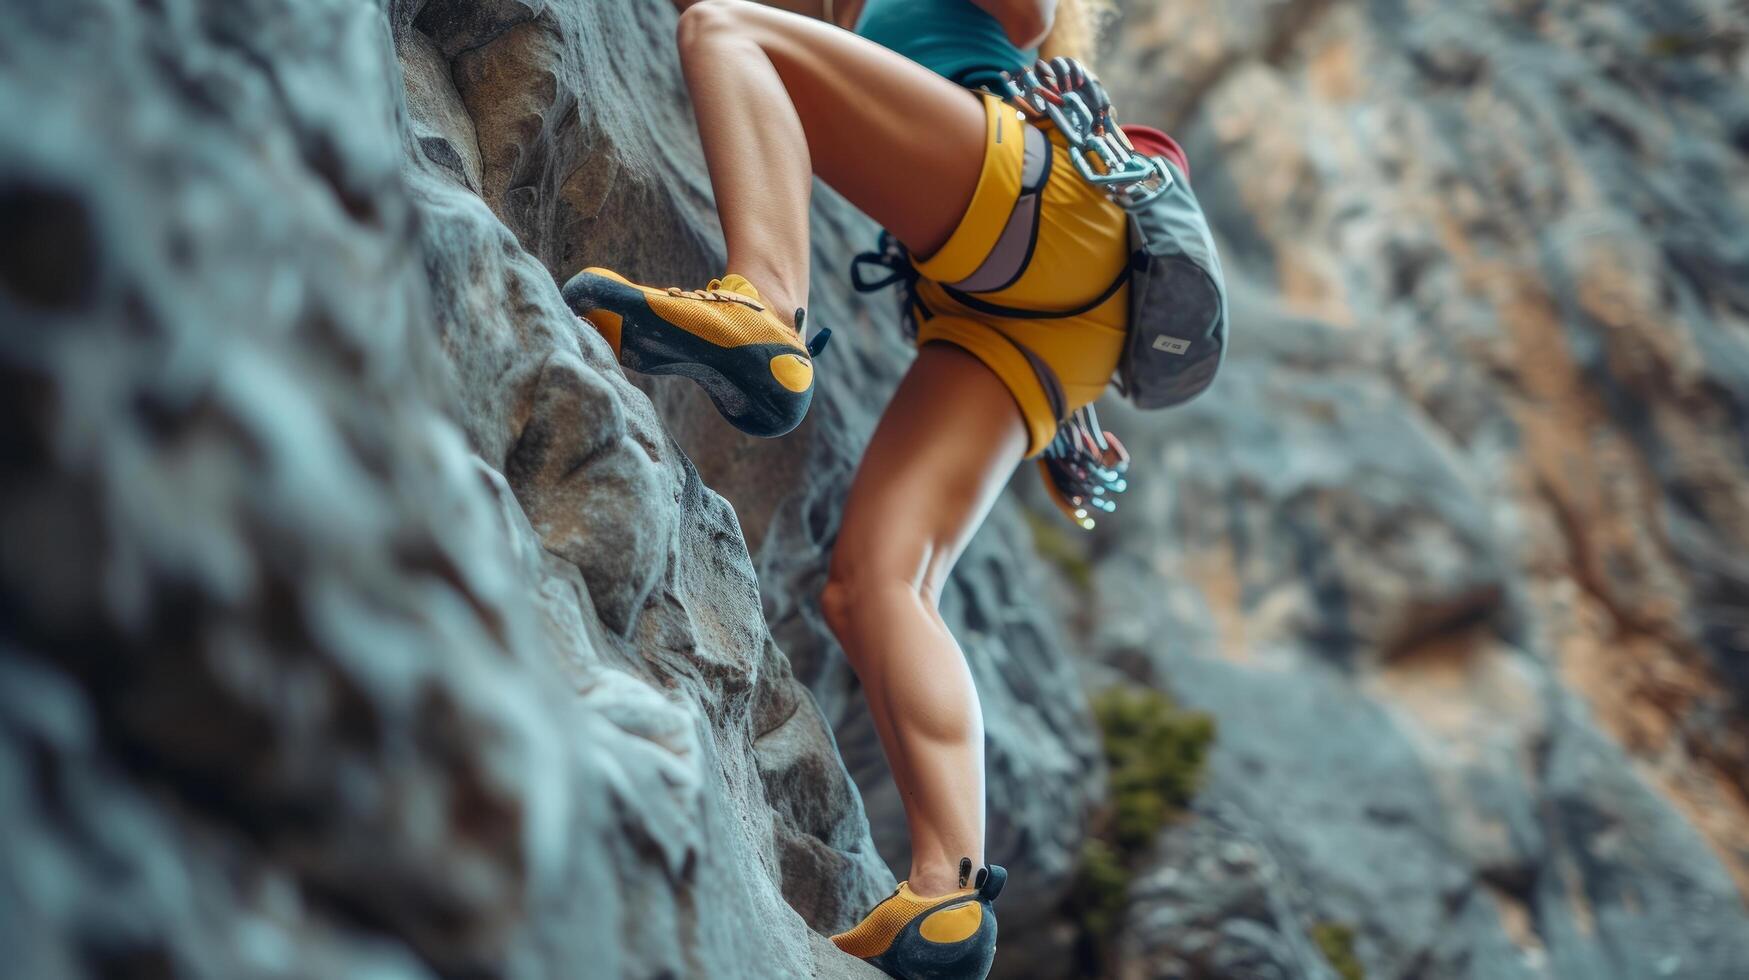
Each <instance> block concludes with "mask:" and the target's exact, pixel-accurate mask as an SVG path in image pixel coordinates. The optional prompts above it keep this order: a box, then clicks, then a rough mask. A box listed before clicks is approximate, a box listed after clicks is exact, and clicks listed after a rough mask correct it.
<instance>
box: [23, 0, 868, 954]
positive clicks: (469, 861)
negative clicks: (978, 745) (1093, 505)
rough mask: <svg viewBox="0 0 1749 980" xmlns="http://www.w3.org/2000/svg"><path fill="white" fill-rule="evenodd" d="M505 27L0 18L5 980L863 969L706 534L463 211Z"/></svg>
mask: <svg viewBox="0 0 1749 980" xmlns="http://www.w3.org/2000/svg"><path fill="white" fill-rule="evenodd" d="M513 6H515V5H500V6H499V7H492V8H490V9H488V5H479V6H473V7H467V8H466V9H463V8H462V7H461V6H457V5H443V6H439V5H432V6H430V7H429V8H428V9H424V10H421V9H420V8H419V5H417V4H409V5H401V4H393V5H390V7H389V9H387V10H386V11H385V10H384V9H383V8H381V7H379V6H377V5H374V4H371V3H364V2H334V3H328V4H321V5H294V6H285V5H278V4H268V3H256V2H252V0H246V2H226V3H222V4H219V3H209V4H196V3H182V2H170V3H162V4H153V5H135V4H124V3H119V2H101V0H81V2H74V3H58V2H57V3H23V4H13V5H9V6H8V7H7V8H6V13H5V14H4V15H0V65H3V66H5V67H4V68H0V120H3V123H4V125H3V128H0V133H3V134H4V135H0V212H3V213H4V214H5V215H6V216H7V224H8V235H9V237H13V236H15V235H20V234H21V235H22V236H23V241H24V242H25V243H28V245H29V247H28V248H26V247H21V246H20V245H19V244H18V242H19V239H17V238H16V237H13V243H12V244H10V245H9V246H8V247H7V248H6V249H4V250H0V316H3V322H4V330H3V331H0V374H3V376H4V384H0V399H3V400H4V404H5V409H6V412H7V417H8V418H9V419H12V420H13V424H12V425H11V426H9V428H8V435H7V436H6V438H5V458H6V461H7V466H6V476H5V480H4V484H3V489H0V495H3V500H0V505H3V506H0V520H3V522H4V526H3V531H4V533H3V534H0V540H3V541H4V545H3V546H0V583H3V584H4V591H3V595H4V609H5V615H4V617H3V619H4V623H5V626H4V631H3V632H0V647H3V648H4V654H3V656H0V733H3V735H0V780H3V781H4V784H5V785H4V792H0V820H3V826H4V827H5V830H6V833H5V840H6V844H5V860H4V861H0V868H4V871H0V882H3V885H0V923H3V924H0V942H4V944H5V947H6V949H7V951H8V957H9V961H10V964H11V966H12V967H13V968H16V969H17V970H18V971H19V975H21V976H30V977H42V978H56V977H63V976H69V977H70V976H85V975H175V976H196V977H223V978H233V977H256V976H261V977H268V976H286V977H293V976H364V975H372V976H407V977H416V976H430V975H446V976H455V975H511V976H577V975H590V976H604V977H605V976H640V977H643V976H661V975H667V976H702V975H710V976H745V977H769V976H772V975H783V976H819V977H832V976H866V975H868V973H869V971H868V970H867V968H865V967H864V966H863V965H861V964H859V963H857V962H855V961H853V960H850V959H848V958H847V957H843V956H842V955H840V954H838V953H837V952H836V951H835V950H833V949H832V948H831V947H830V945H829V944H827V943H825V942H824V941H823V940H822V939H821V938H820V936H819V935H818V934H817V931H830V930H833V929H836V928H840V927H843V926H845V925H847V924H848V923H850V922H851V921H854V919H855V918H856V917H857V916H858V915H859V914H860V913H861V912H862V911H863V910H864V909H866V908H867V906H868V905H870V904H872V903H873V902H874V901H875V900H877V899H878V898H879V897H880V896H881V895H883V894H884V893H885V892H886V890H887V889H889V888H891V886H892V878H891V876H890V874H889V873H888V871H887V870H886V868H885V867H884V865H883V864H882V863H881V862H880V861H879V859H878V857H877V856H876V854H875V852H874V850H873V847H872V844H871V842H870V840H869V836H868V828H867V824H866V821H865V818H864V816H863V811H862V808H861V803H860V800H859V798H858V796H857V794H856V792H855V788H854V786H853V784H852V783H851V782H850V780H849V778H848V776H847V774H846V772H845V769H844V767H843V764H842V762H841V761H840V759H839V756H838V755H837V753H836V751H835V749H834V745H833V740H832V736H831V732H830V730H829V729H828V727H827V726H826V724H825V722H824V719H823V718H822V717H821V715H820V713H819V711H818V709H817V708H816V707H815V705H814V702H813V700H812V699H811V698H810V697H809V696H808V694H807V692H806V690H805V689H804V688H803V687H802V686H801V685H800V684H799V683H798V682H797V681H796V680H795V679H794V678H793V677H792V675H791V672H790V668H789V664H788V661H787V660H786V659H785V657H784V655H783V653H782V652H781V651H780V650H779V649H778V648H777V646H776V645H775V644H774V643H773V641H772V638H771V635H770V633H769V631H768V630H767V628H766V626H765V622H764V618H763V615H762V610H761V604H760V599H759V592H758V587H757V582H756V579H755V578H754V567H753V564H752V562H751V560H750V557H749V555H748V553H747V551H746V547H745V544H744V543H743V539H742V537H741V534H740V531H739V527H738V524H737V522H736V519H735V515H734V513H733V511H732V510H731V509H730V507H729V505H728V503H727V502H726V501H725V500H724V499H723V498H721V497H719V496H718V495H716V494H715V493H713V492H712V491H710V490H709V489H707V488H706V487H705V486H704V485H703V484H702V483H701V482H700V480H699V479H698V476H697V473H696V471H695V470H694V469H693V467H692V466H691V464H690V463H689V462H688V461H687V460H686V458H685V456H684V455H683V454H682V453H681V452H680V451H679V449H678V447H677V446H676V445H675V444H674V442H673V441H672V440H671V439H670V438H669V437H668V436H667V435H666V433H665V431H664V429H663V427H662V425H661V423H660V422H659V421H658V419H657V416H656V414H655V411H654V409H653V407H652V405H651V404H650V402H649V400H648V398H647V397H646V396H645V395H644V394H643V393H642V392H641V391H639V390H638V389H637V388H635V387H633V386H632V385H630V384H628V383H627V382H626V381H625V379H624V377H623V375H622V374H621V372H620V371H619V369H618V367H617V366H616V365H614V364H613V362H612V358H611V354H610V352H609V351H608V350H607V348H606V345H605V344H604V343H603V342H602V341H601V339H600V338H599V337H598V336H597V335H596V334H595V332H594V331H593V330H591V329H590V328H589V327H588V326H587V325H586V324H583V323H580V322H579V321H578V320H577V319H576V318H575V317H573V316H572V315H571V314H570V313H569V311H568V310H566V309H565V308H564V306H563V304H562V302H561V301H560V299H559V295H558V290H557V286H556V285H555V283H554V280H553V277H552V275H551V273H550V272H549V271H548V270H547V269H546V268H545V267H543V266H542V265H541V263H540V261H539V260H538V259H537V258H535V257H534V256H533V255H531V254H530V253H529V252H528V251H526V250H525V249H524V248H523V246H522V245H520V244H519V243H518V241H517V239H516V237H515V236H514V235H513V234H512V232H511V230H510V229H508V228H507V227H506V226H505V225H504V224H503V223H502V221H501V220H500V219H499V218H498V217H496V216H495V215H494V213H493V211H492V210H490V209H489V208H488V206H487V204H486V203H485V202H483V201H482V199H481V198H480V197H479V196H477V195H476V191H480V192H483V193H485V194H487V196H488V197H489V198H490V197H492V196H493V195H494V193H495V192H496V194H497V197H496V198H495V200H496V201H497V202H498V203H499V204H500V205H501V206H503V204H504V202H505V201H508V200H511V199H513V198H514V188H510V189H508V190H507V189H504V188H502V187H499V185H500V184H502V183H504V182H505V181H506V180H507V178H506V174H509V179H513V178H514V177H515V176H516V174H517V168H519V167H524V166H526V165H527V161H526V160H524V159H520V158H516V157H514V156H513V155H508V154H506V152H504V151H505V147H506V146H508V145H509V144H508V143H506V142H504V141H506V140H511V139H518V138H520V139H527V137H526V135H519V134H524V133H525V130H522V129H518V126H520V125H521V123H520V120H523V119H524V118H525V117H526V116H527V114H529V113H534V114H537V115H538V114H539V113H540V112H542V111H547V110H546V107H544V106H542V105H540V104H537V103H528V105H529V106H531V108H529V109H527V111H526V112H524V113H523V114H522V115H513V114H510V113H509V112H508V106H506V108H507V111H506V113H505V114H502V115H494V116H492V117H490V118H486V119H481V118H479V117H476V116H474V115H472V114H470V112H469V103H468V101H467V99H466V98H464V95H463V92H462V91H460V90H458V89H457V88H456V86H455V84H454V81H453V80H454V79H456V78H458V77H460V78H461V79H462V80H463V81H464V82H468V81H469V80H470V79H469V78H468V76H466V75H465V74H463V73H458V72H457V71H456V70H455V69H454V65H453V63H452V62H453V61H454V59H455V58H461V57H466V56H467V52H468V51H470V50H473V49H476V48H479V47H480V46H481V45H483V44H487V43H488V42H490V41H492V40H494V39H496V38H498V37H502V36H507V32H514V31H517V30H519V29H526V25H528V24H532V23H535V22H534V21H533V20H532V19H531V18H530V17H528V16H521V15H519V14H517V11H516V10H515V9H512V8H513ZM529 9H531V10H533V11H534V12H536V13H538V12H540V8H529ZM563 15H564V18H565V20H564V23H565V24H567V25H569V29H571V30H573V31H581V30H582V28H583V27H585V26H586V27H589V28H590V29H592V30H593V29H594V28H595V27H596V26H597V24H596V23H595V22H594V21H592V20H591V18H595V17H597V16H598V15H600V16H604V17H606V18H607V28H605V29H604V30H608V29H619V30H622V31H623V30H628V29H629V28H630V27H631V26H632V25H633V24H634V23H635V19H634V18H633V17H632V16H631V15H629V14H627V13H623V12H615V11H607V12H605V13H603V12H602V11H598V10H597V9H596V8H595V7H594V6H593V5H585V4H572V5H570V6H569V8H568V9H567V10H566V11H564V12H563ZM445 18H450V20H445ZM456 18H459V21H458V20H456ZM616 18H617V19H616ZM458 22H459V23H463V24H464V26H465V27H466V31H463V30H462V29H461V28H459V27H453V26H451V27H448V28H446V29H445V30H443V31H441V32H439V34H431V33H427V32H426V31H425V30H423V29H422V28H421V27H420V26H419V25H421V24H424V25H426V26H433V25H439V24H450V25H454V24H455V23H458ZM467 32H471V33H467ZM572 36H573V38H575V37H577V36H580V35H578V34H573V35H572ZM641 38H642V35H639V34H633V35H630V40H632V41H639V40H640V39H641ZM576 46H581V45H580V44H578V45H576ZM397 50H398V52H399V54H400V55H401V57H400V62H401V65H402V67H401V68H399V69H398V68H397V65H396V60H397V59H396V57H395V56H396V53H397ZM629 50H632V51H642V52H646V53H647V54H645V55H642V56H644V57H648V58H651V59H660V60H661V65H662V68H663V70H664V71H666V70H668V69H670V68H671V66H670V65H669V64H668V62H667V60H666V59H667V58H668V57H669V55H668V54H667V53H666V51H667V49H666V48H664V47H659V46H655V45H644V46H643V47H638V46H636V45H634V46H632V47H631V48H630V49H629ZM446 52H449V53H446ZM537 67H538V66H537ZM537 74H538V73H537ZM529 77H535V76H533V75H531V76H529ZM576 96H577V91H576V90H575V89H573V90H571V92H570V95H569V97H570V98H571V99H572V100H573V102H572V105H573V106H574V105H575V104H576V103H575V99H576ZM518 111H522V110H518ZM599 135H600V138H601V139H602V140H604V141H605V140H608V139H609V138H610V137H611V136H612V135H613V134H612V132H611V131H610V130H604V131H603V132H602V133H601V134H599ZM646 138H647V137H646V135H645V134H642V133H641V132H639V133H634V134H631V135H629V136H627V142H628V144H629V145H633V146H636V145H638V143H637V141H638V140H641V139H646ZM494 141H496V142H494ZM651 207H652V210H658V209H657V208H655V206H654V205H651ZM634 227H635V226H634ZM647 230H648V229H647V228H641V229H637V231H638V232H644V231H647ZM625 234H626V235H627V236H628V237H630V235H631V234H633V232H630V231H628V232H626V233H625ZM648 247H654V246H653V245H652V246H648Z"/></svg>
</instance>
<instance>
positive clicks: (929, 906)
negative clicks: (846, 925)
mask: <svg viewBox="0 0 1749 980" xmlns="http://www.w3.org/2000/svg"><path fill="white" fill-rule="evenodd" d="M1007 880H1008V872H1007V871H1004V870H1003V869H1002V868H1001V867H1000V866H998V865H994V864H992V865H990V866H989V867H987V868H985V869H983V870H982V871H979V872H978V880H977V882H976V883H975V885H974V886H973V887H971V888H964V889H961V890H959V891H956V892H950V893H948V894H946V895H943V896H941V897H939V898H921V897H919V896H918V895H917V894H916V893H914V892H913V891H911V886H910V885H909V884H907V883H905V882H900V883H899V888H898V890H897V891H895V892H893V894H892V895H890V896H888V898H887V899H886V901H883V902H881V903H880V904H879V905H876V906H875V907H874V910H873V911H871V912H869V914H868V915H867V916H866V917H865V918H864V919H863V920H862V921H861V922H859V923H857V924H856V928H854V929H851V930H850V931H849V932H844V933H839V934H838V935H836V936H833V937H832V942H833V943H834V944H835V945H836V946H837V947H838V948H839V949H841V950H843V951H844V952H846V953H849V954H850V955H852V956H856V957H860V958H862V959H864V960H867V961H868V962H869V963H872V964H873V965H875V966H877V967H879V968H880V969H881V971H882V972H884V973H886V974H887V975H888V976H890V977H897V978H899V980H984V977H985V976H986V975H987V974H988V973H989V972H990V963H991V962H992V961H993V960H995V958H996V907H995V901H996V896H997V895H998V894H1000V893H1001V892H1002V885H1003V883H1005V882H1006V881H1007ZM961 881H962V882H963V881H964V878H963V877H962V879H961Z"/></svg>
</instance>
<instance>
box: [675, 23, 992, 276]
mask: <svg viewBox="0 0 1749 980" xmlns="http://www.w3.org/2000/svg"><path fill="white" fill-rule="evenodd" d="M685 16H686V17H690V18H695V19H696V20H698V21H699V22H700V23H699V24H698V28H699V29H700V30H706V31H709V30H724V31H731V32H734V33H736V34H740V35H742V36H747V37H751V38H752V39H753V40H754V41H755V43H757V44H758V46H759V47H760V48H761V49H762V50H763V51H764V52H765V54H766V56H767V57H768V58H770V59H771V63H772V65H773V66H774V67H775V68H776V69H777V73H778V76H779V77H780V78H781V79H782V80H783V83H784V87H785V88H786V89H787V90H788V91H789V95H790V100H791V101H792V102H793V103H794V104H795V109H796V113H797V115H799V116H800V118H801V123H802V130H803V132H804V133H805V134H806V137H807V142H808V150H809V152H810V153H811V154H812V157H813V168H814V172H815V173H816V174H818V175H819V176H820V179H822V180H824V181H825V182H826V183H827V184H829V185H831V186H832V188H833V189H834V190H836V191H838V193H840V194H842V195H844V196H845V198H847V199H848V200H849V201H850V203H852V204H854V205H856V206H857V207H858V208H859V209H861V210H862V212H863V213H864V214H867V215H868V216H869V217H871V218H873V219H874V220H875V221H876V222H878V223H879V224H880V225H881V226H883V227H885V228H886V229H887V230H889V231H891V232H892V233H893V234H894V235H896V236H898V238H899V241H901V242H903V243H904V244H905V246H906V247H907V248H909V249H910V250H911V251H912V253H913V254H917V255H930V254H932V253H933V252H934V251H935V250H936V249H938V248H940V247H941V245H942V244H943V243H945V242H946V241H947V238H948V235H949V234H951V233H952V232H953V229H954V227H955V226H956V225H957V224H958V223H959V219H960V216H961V215H962V214H964V212H965V209H966V206H967V205H968V204H969V203H970V202H971V199H972V192H973V191H974V190H976V189H977V186H978V175H979V173H980V172H981V170H982V169H983V162H984V108H983V105H982V103H981V102H980V100H979V99H978V97H977V96H975V95H973V94H972V93H971V92H969V91H967V90H966V89H964V88H962V87H960V86H959V85H955V84H954V83H953V82H950V81H948V80H947V79H945V78H942V77H941V76H940V75H937V74H935V73H934V72H932V71H930V70H929V69H927V68H924V67H923V66H922V65H919V64H917V63H916V62H914V61H912V60H910V59H909V58H906V57H904V56H902V55H899V54H897V53H895V52H893V51H890V50H888V49H886V48H883V47H881V46H880V45H878V44H875V43H874V42H873V41H869V40H867V39H866V38H863V37H859V36H858V35H856V34H852V33H851V32H849V31H846V30H842V29H840V28H837V27H833V26H831V25H829V24H826V23H823V22H821V21H818V20H815V19H813V18H811V17H803V16H801V15H799V14H795V13H791V12H789V11H787V10H777V9H774V8H772V7H767V6H765V5H763V4H758V3H752V2H748V0H706V2H704V3H700V4H698V5H697V6H695V7H693V8H691V9H689V10H688V11H687V12H686V14H685ZM699 122H700V125H701V126H704V127H708V126H710V125H711V120H709V119H701V120H700V121H699ZM749 138H758V134H749Z"/></svg>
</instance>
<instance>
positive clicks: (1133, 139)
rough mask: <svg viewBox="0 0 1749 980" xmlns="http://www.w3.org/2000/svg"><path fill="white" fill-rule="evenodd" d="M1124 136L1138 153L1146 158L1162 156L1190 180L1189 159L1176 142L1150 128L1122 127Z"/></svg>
mask: <svg viewBox="0 0 1749 980" xmlns="http://www.w3.org/2000/svg"><path fill="white" fill-rule="evenodd" d="M1122 128H1123V132H1124V135H1125V136H1128V137H1129V138H1130V144H1131V145H1133V146H1134V147H1135V148H1136V149H1137V150H1138V151H1140V152H1141V153H1144V154H1146V155H1148V156H1151V157H1152V156H1162V157H1165V158H1166V159H1168V160H1170V161H1172V162H1173V163H1174V164H1175V165H1177V167H1178V169H1179V170H1180V171H1182V172H1183V173H1184V179H1185V180H1189V179H1190V158H1189V157H1186V156H1185V155H1184V147H1182V146H1179V145H1178V141H1177V140H1175V139H1173V138H1172V137H1170V136H1167V135H1166V134H1165V133H1163V132H1161V131H1159V130H1158V129H1155V128H1154V127H1152V126H1124V127H1122Z"/></svg>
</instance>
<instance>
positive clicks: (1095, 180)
mask: <svg viewBox="0 0 1749 980" xmlns="http://www.w3.org/2000/svg"><path fill="white" fill-rule="evenodd" d="M989 87H990V88H991V89H992V90H993V93H994V94H995V95H997V96H999V97H1001V98H1003V99H1005V100H1006V101H1007V102H1008V104H1010V105H1012V106H1014V107H1015V108H1016V109H1019V110H1020V111H1022V112H1025V113H1027V114H1028V115H1030V116H1032V117H1033V118H1035V119H1046V120H1049V121H1050V123H1051V125H1053V126H1055V127H1056V128H1057V130H1058V131H1059V132H1061V133H1062V134H1063V138H1064V140H1066V141H1067V142H1068V144H1069V146H1070V147H1071V149H1072V150H1073V152H1072V153H1071V154H1070V156H1071V157H1072V158H1073V159H1074V161H1075V169H1076V170H1078V171H1080V172H1081V176H1082V177H1083V178H1085V179H1086V180H1087V182H1088V183H1090V184H1093V185H1094V186H1096V187H1100V188H1103V189H1104V190H1105V191H1106V192H1107V193H1108V194H1110V195H1111V196H1112V199H1113V200H1115V201H1117V203H1119V204H1121V205H1123V206H1124V207H1126V208H1132V207H1137V206H1140V205H1143V204H1146V203H1148V202H1149V201H1151V200H1153V199H1154V198H1156V197H1159V196H1160V195H1161V194H1164V193H1166V191H1167V190H1168V189H1169V188H1171V186H1172V181H1173V177H1172V171H1170V170H1168V169H1167V168H1166V164H1165V163H1164V161H1161V160H1160V159H1158V158H1156V157H1150V156H1145V155H1143V154H1141V153H1137V152H1136V148H1135V146H1134V145H1133V144H1131V143H1130V140H1129V137H1128V136H1125V135H1124V131H1123V129H1122V128H1120V127H1119V126H1118V125H1117V123H1116V121H1115V120H1114V119H1113V117H1112V107H1111V96H1109V95H1107V94H1106V91H1105V86H1104V85H1101V84H1100V82H1099V78H1098V77H1097V76H1095V75H1094V74H1093V73H1092V72H1090V71H1088V70H1087V68H1086V66H1084V65H1082V64H1081V63H1080V62H1079V61H1076V60H1075V59H1073V58H1054V59H1052V60H1050V61H1046V60H1044V59H1043V58H1040V59H1039V60H1038V61H1037V62H1036V63H1034V65H1033V66H1032V67H1031V68H1028V69H1026V70H1024V71H1022V72H1020V73H1019V74H1015V73H1014V72H1006V71H1005V72H1003V73H1002V74H1001V75H1000V77H999V78H998V80H997V81H996V82H994V83H993V84H991V85H990V86H989Z"/></svg>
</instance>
